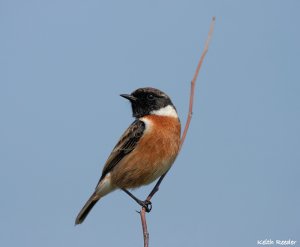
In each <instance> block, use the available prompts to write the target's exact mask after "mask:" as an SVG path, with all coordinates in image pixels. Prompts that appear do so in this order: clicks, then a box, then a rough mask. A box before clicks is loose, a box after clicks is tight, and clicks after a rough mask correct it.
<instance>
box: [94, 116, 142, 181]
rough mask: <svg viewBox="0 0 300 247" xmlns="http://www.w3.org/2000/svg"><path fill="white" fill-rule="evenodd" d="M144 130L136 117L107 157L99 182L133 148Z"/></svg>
mask: <svg viewBox="0 0 300 247" xmlns="http://www.w3.org/2000/svg"><path fill="white" fill-rule="evenodd" d="M144 130H145V123H144V122H143V121H141V120H138V119H137V120H135V121H134V122H133V123H132V124H131V125H130V126H129V127H128V129H127V130H126V131H125V132H124V134H123V135H122V136H121V138H120V140H119V142H118V143H117V145H116V146H115V147H114V149H113V151H112V152H111V154H110V156H109V157H108V159H107V161H106V163H105V166H104V168H103V172H102V176H101V178H100V180H99V182H100V181H101V180H102V179H103V178H104V177H105V176H106V174H107V173H109V172H110V171H111V170H112V169H113V168H114V167H115V166H116V165H117V164H118V163H119V161H120V160H121V159H123V158H124V157H125V156H126V155H127V154H129V153H130V152H131V151H132V150H133V149H134V148H135V146H136V145H137V143H138V141H139V140H140V138H141V136H142V135H143V133H144ZM99 182H98V184H99ZM97 186H98V185H97Z"/></svg>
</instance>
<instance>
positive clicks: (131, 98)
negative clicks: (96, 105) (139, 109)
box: [120, 94, 137, 102]
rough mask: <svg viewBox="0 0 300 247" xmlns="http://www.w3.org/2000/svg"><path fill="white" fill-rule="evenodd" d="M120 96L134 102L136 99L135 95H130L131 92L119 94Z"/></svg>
mask: <svg viewBox="0 0 300 247" xmlns="http://www.w3.org/2000/svg"><path fill="white" fill-rule="evenodd" d="M120 96H121V97H123V98H125V99H128V100H129V101H131V102H134V101H136V100H137V98H136V97H134V96H132V95H131V94H120Z"/></svg>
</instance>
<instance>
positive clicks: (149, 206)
mask: <svg viewBox="0 0 300 247" xmlns="http://www.w3.org/2000/svg"><path fill="white" fill-rule="evenodd" d="M138 204H139V205H141V206H142V207H143V208H145V210H146V212H147V213H149V212H150V211H151V209H152V202H150V201H148V200H145V201H138Z"/></svg>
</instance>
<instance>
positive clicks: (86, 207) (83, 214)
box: [75, 192, 101, 225]
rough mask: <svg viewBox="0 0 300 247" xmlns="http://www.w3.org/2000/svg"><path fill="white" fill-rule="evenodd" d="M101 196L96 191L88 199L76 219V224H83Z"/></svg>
mask: <svg viewBox="0 0 300 247" xmlns="http://www.w3.org/2000/svg"><path fill="white" fill-rule="evenodd" d="M100 198H101V197H99V196H98V195H96V193H95V192H94V193H93V194H92V195H91V197H90V198H89V199H88V201H87V202H86V203H85V204H84V206H83V208H82V209H81V210H80V212H79V214H78V215H77V218H76V220H75V225H78V224H81V223H82V222H83V221H84V219H85V218H86V216H87V215H88V214H89V212H90V211H91V210H92V208H93V207H94V206H95V204H96V203H97V202H98V201H99V199H100Z"/></svg>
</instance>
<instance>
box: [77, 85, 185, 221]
mask: <svg viewBox="0 0 300 247" xmlns="http://www.w3.org/2000/svg"><path fill="white" fill-rule="evenodd" d="M120 96H122V97H124V98H126V99H128V100H129V101H130V103H131V107H132V113H133V117H135V121H134V122H133V123H132V124H131V125H130V126H129V128H128V129H127V130H126V131H125V133H124V134H123V135H122V136H121V138H120V140H119V141H118V143H117V145H116V146H115V147H114V149H113V151H112V152H111V154H110V156H109V157H108V159H107V161H106V163H105V165H104V168H103V171H102V176H101V178H100V180H99V182H98V184H97V186H96V189H95V192H94V193H93V194H92V195H91V197H90V198H89V199H88V201H87V202H86V204H85V205H84V207H83V208H82V209H81V211H80V212H79V214H78V216H77V218H76V221H75V224H81V223H82V222H83V221H84V219H85V218H86V216H87V215H88V213H89V212H90V211H91V209H92V208H93V206H94V205H95V204H96V203H97V202H98V201H99V199H100V198H102V197H103V196H105V195H107V194H108V193H110V192H112V191H113V190H115V189H122V190H124V191H125V192H126V193H127V194H129V195H130V196H131V197H133V198H134V199H135V200H136V201H137V202H138V203H139V204H140V205H142V206H145V207H146V208H147V206H148V205H147V204H148V203H149V202H148V201H140V200H138V199H137V198H135V197H134V196H133V195H132V194H131V193H130V192H129V191H128V190H127V189H134V188H137V187H140V186H143V185H147V184H150V183H151V182H153V181H154V180H156V179H157V178H159V177H160V176H162V175H163V174H164V173H166V172H167V171H168V170H169V169H170V167H171V165H172V164H173V162H174V161H175V159H176V156H177V154H178V152H179V147H180V132H181V125H180V120H179V118H178V115H177V112H176V109H175V107H174V105H173V103H172V101H171V99H170V98H169V97H168V95H166V94H165V93H163V92H162V91H160V90H158V89H155V88H150V87H147V88H139V89H137V90H135V91H134V92H132V93H131V94H121V95H120Z"/></svg>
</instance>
